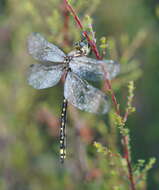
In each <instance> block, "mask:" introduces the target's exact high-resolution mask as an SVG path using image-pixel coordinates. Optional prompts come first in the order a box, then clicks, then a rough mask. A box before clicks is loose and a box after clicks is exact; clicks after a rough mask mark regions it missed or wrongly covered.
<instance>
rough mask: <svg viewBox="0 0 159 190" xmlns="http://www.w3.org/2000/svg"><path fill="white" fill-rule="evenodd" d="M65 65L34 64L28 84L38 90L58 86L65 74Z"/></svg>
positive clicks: (29, 73)
mask: <svg viewBox="0 0 159 190" xmlns="http://www.w3.org/2000/svg"><path fill="white" fill-rule="evenodd" d="M63 68H64V65H63V64H59V65H55V64H51V63H48V64H32V65H30V68H29V71H28V83H29V84H30V85H31V86H32V87H34V88H36V89H44V88H49V87H52V86H54V85H56V84H57V83H58V82H59V80H60V78H61V76H62V73H63Z"/></svg>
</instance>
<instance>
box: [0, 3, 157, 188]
mask: <svg viewBox="0 0 159 190" xmlns="http://www.w3.org/2000/svg"><path fill="white" fill-rule="evenodd" d="M72 4H73V6H74V7H75V9H76V10H77V12H78V13H79V15H80V17H81V19H82V20H83V22H84V24H85V26H86V27H87V20H86V17H85V15H87V14H88V15H90V16H91V17H92V19H93V27H94V30H95V31H96V37H97V40H98V44H99V42H100V38H101V37H102V36H106V37H107V41H108V48H107V50H106V52H107V54H106V58H110V57H111V58H112V59H116V60H118V61H120V63H121V68H122V70H121V75H120V76H119V77H118V78H117V79H115V80H114V81H113V82H112V83H113V88H114V90H115V92H116V94H117V98H118V100H119V102H120V104H121V108H122V109H123V110H124V106H125V104H126V97H127V83H128V82H129V81H130V80H134V81H135V86H136V89H135V99H134V105H135V107H136V112H135V113H134V114H133V115H132V116H130V117H129V120H128V123H127V126H128V127H129V128H130V136H131V146H132V148H131V151H132V161H133V163H135V162H136V161H137V160H138V159H144V160H145V161H146V162H147V161H148V159H149V158H150V157H155V158H156V159H157V162H156V164H155V165H154V167H153V169H151V170H150V172H149V173H148V176H147V180H146V182H145V181H144V182H141V184H138V189H142V190H145V189H148V190H157V189H159V148H158V145H159V111H158V110H159V100H158V94H159V85H158V81H159V1H157V0H126V1H125V0H118V1H117V0H111V1H108V0H88V1H85V0H78V1H73V0H72ZM65 16H66V13H65V9H64V6H63V1H59V0H47V1H40V0H32V1H31V0H21V1H18V0H0V189H1V190H10V189H11V190H22V189H23V190H36V189H37V190H40V189H41V190H44V189H45V190H49V189H53V190H59V189H66V190H67V189H69V190H71V189H72V190H74V189H91V190H93V189H95V190H96V189H100V190H105V189H106V190H110V189H112V190H119V189H122V190H127V189H128V182H127V181H126V179H124V178H122V172H121V171H120V170H118V169H117V167H114V165H113V164H112V165H111V164H110V163H111V160H109V159H105V157H104V156H102V155H100V154H98V153H97V151H96V149H95V147H94V146H93V142H94V141H98V142H100V143H102V144H103V145H106V146H108V147H109V146H110V147H111V148H112V149H113V150H115V151H120V150H121V147H120V137H119V135H118V129H115V128H113V126H112V125H111V117H112V116H111V113H112V111H111V112H110V113H109V114H108V115H106V116H97V115H93V114H89V113H85V112H82V111H79V110H76V109H75V108H73V107H72V106H69V113H68V124H67V128H68V129H67V142H68V143H67V144H68V147H67V152H68V156H67V161H66V163H65V165H64V166H61V165H60V163H59V141H58V140H59V138H58V134H59V131H58V129H59V116H60V109H61V104H62V97H63V85H62V83H59V84H58V85H57V86H55V87H53V88H50V89H46V90H41V91H38V90H34V89H32V88H31V87H30V86H28V84H27V82H26V72H27V68H28V66H29V65H30V64H32V63H35V62H36V61H35V60H33V59H32V58H31V57H30V56H29V55H28V53H27V48H26V40H27V36H28V34H29V33H31V32H39V33H41V34H43V35H44V36H45V37H46V38H47V39H48V40H49V41H51V42H53V43H55V44H58V46H59V47H61V48H62V49H64V50H65V51H66V52H68V51H70V50H71V48H72V47H71V45H70V44H73V43H74V42H76V41H77V40H79V39H80V31H79V29H78V27H77V26H76V24H75V22H74V20H73V18H72V17H71V16H70V18H69V26H68V28H67V29H66V28H65V27H64V23H65ZM92 56H93V55H92ZM98 85H99V86H98V87H102V83H101V84H98ZM120 172H121V173H120Z"/></svg>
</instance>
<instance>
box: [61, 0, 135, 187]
mask: <svg viewBox="0 0 159 190" xmlns="http://www.w3.org/2000/svg"><path fill="white" fill-rule="evenodd" d="M64 3H65V6H66V7H67V9H68V11H69V12H70V13H71V14H72V15H73V17H74V19H75V21H76V23H77V25H78V26H79V28H80V29H81V30H82V31H83V30H84V27H83V25H82V23H81V21H80V19H79V17H78V16H77V14H76V12H75V10H74V9H73V7H72V6H71V5H70V4H69V3H68V1H67V0H64ZM83 34H84V36H85V37H86V39H87V41H88V43H89V44H90V46H91V48H92V51H93V52H94V54H95V56H96V58H97V59H99V60H100V59H102V57H101V56H100V54H99V51H98V48H97V46H96V43H95V42H94V41H92V40H91V39H90V37H89V36H88V33H87V31H83ZM105 86H106V88H107V90H108V91H109V92H110V94H111V99H112V102H113V105H114V109H115V112H116V114H117V115H118V116H120V117H121V113H120V108H119V104H118V102H117V100H116V97H115V93H114V91H113V89H112V85H111V82H110V80H109V79H108V77H107V72H106V71H105ZM127 116H128V114H126V117H122V119H123V121H125V122H126V120H127ZM122 138H123V148H124V158H125V159H126V162H127V169H128V175H129V181H130V187H131V190H136V188H135V182H134V177H133V170H132V166H131V158H130V151H129V140H128V136H124V135H123V136H122Z"/></svg>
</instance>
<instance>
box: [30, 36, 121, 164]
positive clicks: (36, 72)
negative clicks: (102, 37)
mask: <svg viewBox="0 0 159 190" xmlns="http://www.w3.org/2000/svg"><path fill="white" fill-rule="evenodd" d="M27 43H28V44H27V45H28V52H29V54H30V55H31V56H32V57H33V58H34V59H35V60H37V61H40V62H41V63H35V64H32V65H30V67H29V70H28V77H27V81H28V84H29V85H31V86H32V87H33V88H35V89H38V90H39V89H46V88H50V87H52V86H55V85H56V84H57V83H58V82H59V81H60V79H61V77H62V76H64V79H65V80H64V98H63V104H62V111H61V120H60V121H61V122H60V161H61V163H64V160H65V158H66V115H67V105H68V102H69V103H71V104H72V105H73V106H75V107H76V108H78V109H80V110H84V111H87V112H90V113H95V114H105V113H107V112H108V111H109V108H110V103H109V98H108V96H107V95H106V94H105V93H103V92H102V91H101V90H99V89H97V88H95V87H93V86H92V85H90V84H89V83H88V81H99V80H103V79H104V78H105V71H106V72H107V78H108V79H110V80H111V79H113V78H114V77H115V76H116V75H117V74H118V73H119V72H120V65H119V63H118V62H116V61H113V60H97V59H93V58H90V57H87V55H88V54H89V52H90V48H89V44H88V43H85V42H83V41H80V42H79V43H76V46H75V49H73V50H72V51H71V52H69V53H68V54H65V53H64V51H62V50H61V49H60V48H59V47H57V46H56V45H54V44H52V43H50V42H48V41H47V40H46V39H45V38H44V37H43V36H42V35H41V34H39V33H32V34H30V35H29V37H28V41H27ZM87 80H88V81H87Z"/></svg>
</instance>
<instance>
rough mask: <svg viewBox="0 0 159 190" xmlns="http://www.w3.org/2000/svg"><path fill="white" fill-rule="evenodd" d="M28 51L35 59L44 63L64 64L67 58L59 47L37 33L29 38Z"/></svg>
mask: <svg viewBox="0 0 159 190" xmlns="http://www.w3.org/2000/svg"><path fill="white" fill-rule="evenodd" d="M28 51H29V53H30V54H31V55H32V57H33V58H34V59H36V60H38V61H42V62H63V61H64V57H65V54H64V52H63V51H61V50H60V49H59V48H58V47H57V46H55V45H53V44H52V43H50V42H48V41H46V40H45V38H44V37H42V36H41V35H40V34H39V33H35V32H34V33H32V34H30V35H29V37H28Z"/></svg>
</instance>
